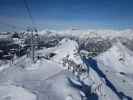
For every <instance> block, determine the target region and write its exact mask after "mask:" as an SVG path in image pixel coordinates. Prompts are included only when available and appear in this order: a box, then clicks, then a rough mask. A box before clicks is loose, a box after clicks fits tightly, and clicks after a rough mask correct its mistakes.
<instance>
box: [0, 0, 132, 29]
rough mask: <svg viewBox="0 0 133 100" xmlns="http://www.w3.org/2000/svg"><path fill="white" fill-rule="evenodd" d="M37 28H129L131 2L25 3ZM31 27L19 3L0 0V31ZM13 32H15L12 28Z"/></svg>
mask: <svg viewBox="0 0 133 100" xmlns="http://www.w3.org/2000/svg"><path fill="white" fill-rule="evenodd" d="M27 2H28V4H29V7H30V10H31V14H32V16H33V19H34V21H35V23H36V26H37V27H38V28H39V29H43V28H54V29H64V28H70V27H71V26H79V27H80V28H82V29H87V28H109V29H126V28H133V0H27ZM7 24H10V25H11V26H12V25H13V26H17V28H16V30H20V29H21V28H25V27H27V26H29V25H31V21H30V19H29V17H28V14H27V11H26V9H25V6H24V1H23V0H0V31H3V30H4V31H10V30H13V28H12V27H11V26H10V25H7ZM14 30H15V29H14Z"/></svg>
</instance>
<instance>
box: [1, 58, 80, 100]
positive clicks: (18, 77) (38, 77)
mask: <svg viewBox="0 0 133 100" xmlns="http://www.w3.org/2000/svg"><path fill="white" fill-rule="evenodd" d="M22 66H23V67H22ZM23 68H24V69H23ZM68 77H73V75H72V74H71V73H69V72H67V71H65V70H62V67H61V65H60V64H58V63H54V62H51V61H47V60H42V61H38V62H37V63H36V64H31V63H30V62H29V60H28V59H25V60H24V59H23V61H21V62H19V63H16V66H15V65H14V66H12V67H10V68H8V69H6V70H4V71H3V72H1V73H0V81H1V83H0V87H1V90H0V93H2V92H3V91H4V88H6V87H4V86H3V85H2V84H9V85H12V84H13V85H14V86H19V87H20V88H21V87H23V88H24V89H26V90H27V91H30V92H31V93H32V94H29V93H27V92H25V91H24V90H21V89H20V90H21V91H22V92H24V94H23V95H22V96H23V98H25V99H23V100H44V99H45V100H67V98H73V99H72V100H81V99H80V93H79V91H78V90H76V89H74V88H72V87H70V86H69V85H68V81H67V78H68ZM11 89H12V88H11ZM13 89H14V88H13ZM13 89H12V91H9V90H10V87H7V88H6V91H8V93H9V94H11V95H13V96H14V97H13V98H17V99H11V100H22V99H21V95H20V96H19V95H18V94H15V93H16V92H15V91H14V90H13ZM18 89H19V88H18ZM14 92H15V93H14ZM18 93H19V92H18ZM20 93H21V92H20ZM30 95H31V96H32V95H33V97H31V96H30ZM34 95H35V97H37V98H38V99H35V98H34ZM3 96H8V94H7V92H4V93H3V94H2V97H3ZM19 97H20V98H19ZM27 98H29V99H27ZM30 98H31V99H30ZM32 98H33V99H32Z"/></svg>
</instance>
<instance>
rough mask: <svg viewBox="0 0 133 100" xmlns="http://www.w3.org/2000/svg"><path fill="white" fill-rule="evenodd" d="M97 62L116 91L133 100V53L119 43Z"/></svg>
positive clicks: (100, 56) (101, 55) (98, 57)
mask: <svg viewBox="0 0 133 100" xmlns="http://www.w3.org/2000/svg"><path fill="white" fill-rule="evenodd" d="M96 60H97V63H98V66H99V68H100V69H101V70H102V71H103V72H104V74H105V75H106V76H107V78H108V79H109V80H110V81H111V82H112V83H113V84H114V86H115V87H116V89H117V90H118V91H120V92H123V93H125V94H126V95H127V96H130V97H132V98H133V66H132V65H133V52H132V51H131V50H129V49H128V48H127V47H125V46H124V45H123V44H121V43H120V42H118V43H116V44H114V45H113V46H112V48H110V49H109V50H108V51H106V52H104V53H102V54H100V55H99V56H97V57H96ZM121 73H122V74H121Z"/></svg>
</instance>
